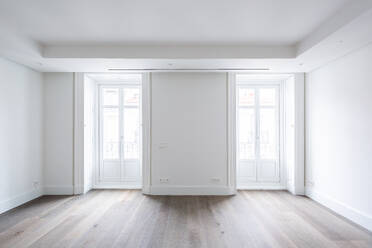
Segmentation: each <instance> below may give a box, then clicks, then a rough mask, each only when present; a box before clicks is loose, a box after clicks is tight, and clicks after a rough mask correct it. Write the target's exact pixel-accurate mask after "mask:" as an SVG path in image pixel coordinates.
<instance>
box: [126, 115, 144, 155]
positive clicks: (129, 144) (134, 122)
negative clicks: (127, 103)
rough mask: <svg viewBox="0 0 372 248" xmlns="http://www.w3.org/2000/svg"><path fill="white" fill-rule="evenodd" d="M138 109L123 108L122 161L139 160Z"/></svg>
mask: <svg viewBox="0 0 372 248" xmlns="http://www.w3.org/2000/svg"><path fill="white" fill-rule="evenodd" d="M139 119H140V116H139V109H138V108H124V159H139V139H140V137H139V136H140V130H139Z"/></svg>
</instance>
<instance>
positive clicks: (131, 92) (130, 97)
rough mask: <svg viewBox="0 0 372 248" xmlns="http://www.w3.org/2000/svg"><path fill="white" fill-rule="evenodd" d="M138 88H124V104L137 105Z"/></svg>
mask: <svg viewBox="0 0 372 248" xmlns="http://www.w3.org/2000/svg"><path fill="white" fill-rule="evenodd" d="M139 93H140V92H139V88H125V89H124V105H125V106H138V105H139Z"/></svg>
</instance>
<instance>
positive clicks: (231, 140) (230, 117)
mask: <svg viewBox="0 0 372 248" xmlns="http://www.w3.org/2000/svg"><path fill="white" fill-rule="evenodd" d="M226 74H227V172H228V173H227V187H229V188H230V189H233V194H236V81H235V77H236V74H235V73H226Z"/></svg>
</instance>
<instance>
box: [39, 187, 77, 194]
mask: <svg viewBox="0 0 372 248" xmlns="http://www.w3.org/2000/svg"><path fill="white" fill-rule="evenodd" d="M73 194H74V186H72V185H46V186H44V195H73Z"/></svg>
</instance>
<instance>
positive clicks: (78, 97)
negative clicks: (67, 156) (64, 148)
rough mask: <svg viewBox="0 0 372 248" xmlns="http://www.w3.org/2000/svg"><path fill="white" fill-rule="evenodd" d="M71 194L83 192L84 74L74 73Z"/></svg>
mask: <svg viewBox="0 0 372 248" xmlns="http://www.w3.org/2000/svg"><path fill="white" fill-rule="evenodd" d="M73 154H74V163H73V167H74V168H73V175H74V176H73V179H74V182H73V184H74V186H73V194H74V195H78V194H83V193H84V74H83V73H74V153H73Z"/></svg>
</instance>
